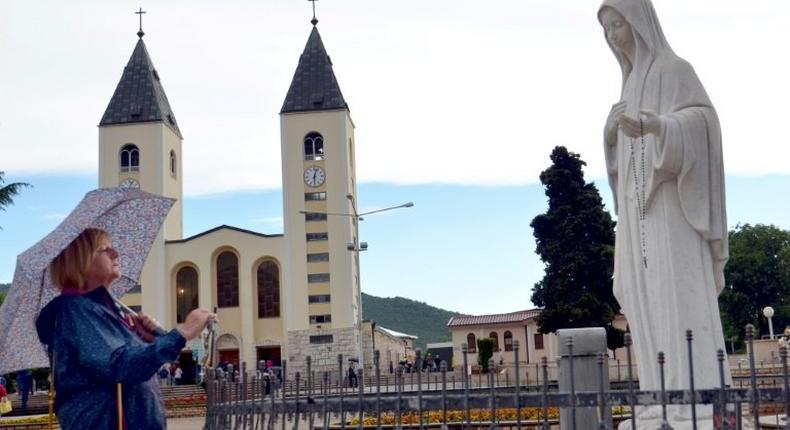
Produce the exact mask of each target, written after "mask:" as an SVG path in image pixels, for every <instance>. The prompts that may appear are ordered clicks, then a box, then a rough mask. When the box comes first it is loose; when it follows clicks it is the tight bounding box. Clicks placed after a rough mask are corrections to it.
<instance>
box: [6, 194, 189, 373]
mask: <svg viewBox="0 0 790 430" xmlns="http://www.w3.org/2000/svg"><path fill="white" fill-rule="evenodd" d="M174 202H175V200H173V199H170V198H166V197H162V196H157V195H154V194H149V193H146V192H143V191H140V190H136V189H129V188H103V189H99V190H94V191H91V192H89V193H88V194H86V195H85V197H84V198H83V199H82V201H81V202H80V203H79V204H78V205H77V207H76V208H74V210H73V211H72V212H71V214H69V216H68V217H66V219H65V220H63V222H61V223H60V225H58V227H57V228H55V230H53V231H52V232H51V233H49V234H48V235H47V236H46V237H44V238H43V239H41V240H40V241H39V242H38V243H36V244H35V245H33V246H32V247H31V248H30V249H28V250H27V251H25V252H23V253H21V254H19V256H18V257H17V263H16V270H15V272H14V281H13V284H12V285H11V289H10V290H9V291H8V295H7V297H6V300H5V302H4V303H3V306H2V307H0V374H3V373H8V372H13V371H16V370H21V369H28V368H35V367H47V366H49V361H48V360H47V354H46V350H45V348H44V345H42V344H41V343H40V342H39V340H38V336H37V334H36V328H35V322H36V318H38V314H39V312H40V311H41V309H42V308H43V307H44V306H46V305H47V303H49V302H50V300H52V299H53V298H55V297H56V296H57V295H58V294H60V292H59V290H58V289H57V288H56V287H55V285H53V283H52V280H51V279H50V276H49V265H50V263H51V262H52V260H54V259H55V257H57V256H58V254H60V252H61V251H62V250H63V249H65V248H66V247H67V246H68V245H69V244H70V243H71V242H72V241H73V240H74V239H76V238H77V236H79V234H80V233H82V232H83V231H84V230H85V229H88V228H99V229H102V230H104V231H106V232H107V233H109V234H110V236H112V242H113V248H115V249H117V250H118V252H119V254H120V256H119V258H118V262H119V264H120V268H121V273H123V276H121V278H120V279H118V280H116V281H115V282H113V284H112V285H111V286H110V287H109V290H110V292H111V293H112V294H113V296H115V297H121V296H122V295H124V294H125V293H126V292H127V291H129V290H130V289H131V288H133V287H135V286H137V285H138V282H137V279H138V278H139V277H140V272H142V270H143V264H144V263H145V260H146V257H147V256H148V251H150V249H151V245H152V244H153V242H154V239H156V236H157V234H159V230H160V229H161V227H162V223H163V222H164V220H165V217H166V216H167V213H168V212H169V211H170V208H171V207H172V206H173V203H174Z"/></svg>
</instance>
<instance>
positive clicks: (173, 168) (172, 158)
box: [170, 151, 177, 178]
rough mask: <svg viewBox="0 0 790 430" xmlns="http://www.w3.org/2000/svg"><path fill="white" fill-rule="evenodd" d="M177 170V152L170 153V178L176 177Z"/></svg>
mask: <svg viewBox="0 0 790 430" xmlns="http://www.w3.org/2000/svg"><path fill="white" fill-rule="evenodd" d="M176 168H177V164H176V152H175V151H170V176H172V177H174V178H175V177H176Z"/></svg>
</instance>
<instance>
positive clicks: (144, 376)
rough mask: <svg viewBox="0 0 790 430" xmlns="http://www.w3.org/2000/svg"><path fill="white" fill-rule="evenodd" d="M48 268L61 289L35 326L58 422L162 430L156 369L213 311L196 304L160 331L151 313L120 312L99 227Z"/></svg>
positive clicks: (114, 266)
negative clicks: (47, 360) (47, 363)
mask: <svg viewBox="0 0 790 430" xmlns="http://www.w3.org/2000/svg"><path fill="white" fill-rule="evenodd" d="M49 272H50V274H51V277H52V283H53V284H54V285H56V286H58V287H59V288H60V289H61V294H60V295H59V296H58V297H56V298H55V299H53V300H52V301H51V302H50V303H49V304H48V305H47V306H46V307H44V308H43V309H42V311H41V314H40V315H39V317H38V320H37V321H36V329H37V331H38V336H39V339H40V340H41V342H42V343H44V344H46V346H47V352H48V353H49V357H50V363H51V366H52V368H53V373H54V388H55V392H56V394H57V395H56V397H55V411H56V413H57V416H58V420H59V422H60V425H61V427H62V428H63V429H66V430H68V429H76V428H80V429H88V428H89V429H125V428H144V429H164V428H166V423H165V414H164V402H163V401H162V398H161V395H160V391H159V385H158V384H157V382H156V380H155V379H154V378H155V377H156V372H157V371H158V370H159V368H160V367H161V366H162V364H164V363H166V362H170V361H174V360H175V359H176V357H177V356H178V354H179V353H180V351H181V349H182V348H183V347H184V345H185V344H186V341H188V340H190V339H193V338H195V337H197V336H198V335H199V334H200V332H201V331H202V330H203V328H204V327H205V326H206V324H207V323H208V322H209V321H212V320H214V319H215V318H216V315H214V314H211V313H209V312H208V311H206V310H204V309H196V310H194V311H192V312H191V313H190V314H189V315H188V316H187V318H186V321H185V322H184V324H183V325H181V326H180V327H179V328H177V329H174V330H171V331H170V332H168V333H165V334H162V335H157V334H155V332H157V331H159V332H161V328H160V326H159V323H158V322H157V321H156V320H154V319H153V318H151V317H148V316H147V315H142V314H141V315H140V316H139V317H137V316H134V317H132V316H129V315H123V314H122V313H121V312H120V311H119V310H118V309H117V308H116V306H115V302H114V301H113V299H112V296H111V295H110V294H109V292H108V290H107V288H109V286H110V284H112V282H113V281H115V280H116V279H118V278H119V277H120V276H121V273H120V268H119V265H118V252H117V251H116V250H115V249H113V248H112V243H111V240H110V237H109V235H108V234H107V233H106V232H104V231H103V230H99V229H94V228H89V229H86V230H85V231H83V232H82V233H81V234H80V235H79V236H77V238H76V239H74V241H73V242H71V244H70V245H68V246H67V247H66V248H65V249H64V250H63V251H62V252H61V253H60V254H59V255H58V256H57V257H56V258H55V259H54V260H53V261H52V263H51V265H50V268H49Z"/></svg>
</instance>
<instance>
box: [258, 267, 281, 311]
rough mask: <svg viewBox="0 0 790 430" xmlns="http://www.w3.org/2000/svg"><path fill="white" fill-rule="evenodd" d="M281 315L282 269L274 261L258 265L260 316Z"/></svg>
mask: <svg viewBox="0 0 790 430" xmlns="http://www.w3.org/2000/svg"><path fill="white" fill-rule="evenodd" d="M279 316H280V269H279V268H278V267H277V264H276V263H275V262H273V261H264V262H263V263H261V265H260V266H258V318H275V317H279Z"/></svg>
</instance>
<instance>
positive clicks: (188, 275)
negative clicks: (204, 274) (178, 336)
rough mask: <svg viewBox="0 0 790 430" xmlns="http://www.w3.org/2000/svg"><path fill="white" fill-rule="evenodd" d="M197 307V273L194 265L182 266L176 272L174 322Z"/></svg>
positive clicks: (182, 319) (181, 319)
mask: <svg viewBox="0 0 790 430" xmlns="http://www.w3.org/2000/svg"><path fill="white" fill-rule="evenodd" d="M197 308H198V273H197V270H195V268H194V267H183V268H181V269H179V271H178V273H177V274H176V323H178V324H181V323H182V322H184V321H185V320H186V317H187V315H188V314H189V313H190V312H191V311H192V310H193V309H197Z"/></svg>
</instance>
